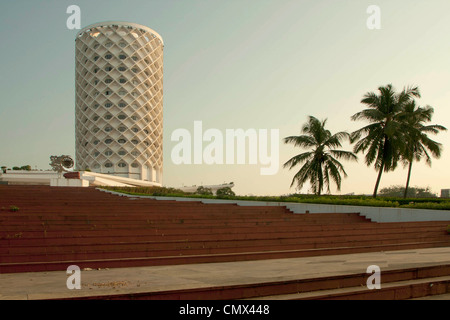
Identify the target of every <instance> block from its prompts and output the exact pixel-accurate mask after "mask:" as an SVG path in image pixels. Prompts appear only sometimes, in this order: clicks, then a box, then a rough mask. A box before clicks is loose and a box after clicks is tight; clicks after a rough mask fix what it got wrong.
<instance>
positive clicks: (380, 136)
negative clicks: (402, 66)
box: [350, 84, 420, 197]
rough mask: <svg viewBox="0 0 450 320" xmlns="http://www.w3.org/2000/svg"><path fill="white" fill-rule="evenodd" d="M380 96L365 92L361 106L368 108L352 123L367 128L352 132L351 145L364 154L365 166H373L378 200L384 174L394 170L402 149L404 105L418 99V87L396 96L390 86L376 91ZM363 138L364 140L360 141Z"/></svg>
mask: <svg viewBox="0 0 450 320" xmlns="http://www.w3.org/2000/svg"><path fill="white" fill-rule="evenodd" d="M378 91H379V93H378V94H377V93H374V92H368V93H366V94H365V95H364V97H363V99H362V100H361V103H363V104H365V105H366V106H368V109H364V110H362V111H361V112H358V113H356V114H354V115H353V116H352V117H351V119H352V120H353V121H356V120H366V121H368V122H369V123H370V124H369V125H367V126H365V127H363V128H361V129H359V130H356V131H355V132H352V133H351V135H350V137H351V142H352V143H354V142H355V141H356V140H358V139H359V141H357V142H356V144H355V146H354V148H353V152H355V153H356V154H357V153H359V152H366V157H365V162H366V164H367V166H370V165H372V164H374V166H375V169H376V170H378V177H377V181H376V183H375V188H374V191H373V197H376V196H377V191H378V187H379V185H380V180H381V175H382V173H383V171H386V172H387V171H391V170H394V169H395V168H396V167H397V164H398V161H399V159H400V155H401V150H402V148H403V141H402V140H403V139H402V133H403V132H404V130H405V124H404V123H403V121H402V119H401V114H402V110H403V107H404V105H406V104H407V103H409V102H411V101H412V100H413V99H414V98H415V97H420V93H419V89H418V88H417V87H408V88H405V89H403V91H401V92H399V93H397V92H395V89H394V88H393V87H392V85H391V84H388V85H387V86H385V87H379V88H378ZM362 136H363V137H362Z"/></svg>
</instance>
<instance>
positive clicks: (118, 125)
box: [75, 21, 164, 184]
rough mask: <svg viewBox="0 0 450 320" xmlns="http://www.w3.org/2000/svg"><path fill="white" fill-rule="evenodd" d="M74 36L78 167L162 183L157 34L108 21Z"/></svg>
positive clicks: (160, 67) (160, 62) (160, 44)
mask: <svg viewBox="0 0 450 320" xmlns="http://www.w3.org/2000/svg"><path fill="white" fill-rule="evenodd" d="M75 42H76V45H75V47H76V54H75V60H76V61H75V63H76V66H75V74H76V76H75V77H76V79H75V86H76V93H75V94H76V103H75V104H76V107H75V149H76V150H75V153H76V168H77V169H78V170H84V169H87V168H89V169H90V170H92V171H93V172H98V173H106V174H112V175H116V176H121V177H126V178H133V179H138V180H145V181H150V182H155V183H159V184H162V170H163V150H162V148H163V47H164V43H163V40H162V38H161V36H160V35H159V34H157V33H156V32H155V31H153V30H152V29H150V28H148V27H145V26H142V25H138V24H134V23H127V22H116V21H112V22H104V23H96V24H93V25H90V26H88V27H86V28H84V29H82V30H81V31H80V32H79V33H78V35H77V38H76V40H75Z"/></svg>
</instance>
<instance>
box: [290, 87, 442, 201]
mask: <svg viewBox="0 0 450 320" xmlns="http://www.w3.org/2000/svg"><path fill="white" fill-rule="evenodd" d="M420 97H421V95H420V91H419V88H418V87H406V88H404V89H403V90H402V91H401V92H396V90H395V89H394V88H393V86H392V84H388V85H386V86H380V87H379V88H378V92H368V93H366V94H365V95H364V96H363V98H362V100H361V103H362V104H363V105H364V106H365V107H366V109H363V110H362V111H360V112H357V113H356V114H354V115H353V116H352V117H351V120H352V121H366V122H368V124H367V125H365V126H364V127H362V128H360V129H358V130H356V131H354V132H352V133H347V132H346V131H342V132H338V133H335V134H332V133H331V132H330V131H329V130H327V129H326V128H325V126H326V122H327V120H326V119H325V120H322V121H320V120H318V119H317V118H315V117H313V116H309V119H308V121H307V123H305V124H304V125H303V127H302V129H301V133H302V134H301V135H299V136H289V137H286V138H284V142H285V143H286V144H293V145H294V146H295V147H301V148H307V149H309V151H307V152H304V153H301V154H298V155H296V156H294V157H292V158H291V159H290V160H288V161H287V162H286V163H285V164H284V167H285V168H288V169H292V168H294V167H296V166H301V167H300V169H299V171H298V172H297V173H296V174H295V175H294V177H293V179H292V183H291V187H292V186H293V185H295V184H296V185H297V188H298V189H301V188H302V187H303V186H304V184H306V183H307V182H309V183H310V186H311V191H312V192H313V193H315V194H317V195H320V194H321V193H322V192H323V190H324V189H325V190H326V191H327V192H328V193H330V185H331V184H332V183H334V184H336V186H337V189H338V190H340V188H341V184H342V176H341V174H342V175H343V176H344V177H346V176H347V173H346V172H345V170H344V166H343V165H342V164H341V163H340V162H339V160H341V159H343V160H349V161H356V160H357V159H358V157H357V154H358V153H364V154H365V157H364V160H365V163H366V165H367V166H373V167H374V168H375V169H376V170H377V171H378V176H377V179H376V182H375V187H374V191H373V197H377V193H378V188H379V185H380V181H381V177H382V174H383V172H389V171H394V170H395V169H396V168H397V167H398V165H399V164H403V165H404V166H405V167H408V175H407V179H406V186H405V190H404V194H403V196H404V197H405V198H406V196H407V194H408V188H409V182H410V179H411V173H412V165H413V162H414V161H420V160H422V159H425V161H426V163H427V164H428V165H430V166H431V159H432V157H434V158H440V156H441V153H442V144H440V143H438V142H436V141H434V140H432V139H430V138H429V136H428V135H429V134H438V133H439V132H440V131H446V130H447V129H446V128H445V127H443V126H441V125H437V124H432V125H430V124H428V123H429V122H430V121H431V120H432V116H433V113H434V109H433V108H432V107H431V106H428V105H427V106H425V107H421V106H419V105H418V104H417V102H416V99H417V98H420ZM345 140H348V141H349V142H350V143H351V144H354V147H353V151H344V150H340V149H341V148H342V142H343V141H345Z"/></svg>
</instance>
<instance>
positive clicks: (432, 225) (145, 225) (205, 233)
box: [0, 185, 450, 273]
mask: <svg viewBox="0 0 450 320" xmlns="http://www.w3.org/2000/svg"><path fill="white" fill-rule="evenodd" d="M11 206H15V207H17V208H18V211H11ZM448 224H449V223H448V222H408V223H383V224H379V223H375V222H371V221H370V220H368V219H366V218H365V217H362V216H360V215H359V214H358V213H351V212H349V213H347V214H327V213H323V214H301V215H300V214H293V213H292V212H290V211H289V210H288V209H286V208H285V207H262V206H261V207H259V206H254V207H241V206H237V205H232V204H203V203H201V202H177V201H169V200H165V201H160V200H152V199H139V198H128V197H119V196H117V195H112V194H109V193H105V192H102V191H99V190H96V189H94V188H69V187H66V188H55V187H47V186H12V185H10V186H0V273H17V272H32V271H53V270H65V269H66V268H67V266H68V265H70V264H76V265H78V266H80V268H117V267H134V266H152V265H173V264H190V263H211V262H227V261H243V260H260V259H274V258H290V257H305V256H319V255H330V254H343V253H360V252H373V251H388V250H403V249H413V248H414V249H417V248H434V247H444V246H450V238H449V237H448V235H447V234H446V232H445V229H446V226H447V225H448Z"/></svg>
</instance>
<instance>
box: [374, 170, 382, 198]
mask: <svg viewBox="0 0 450 320" xmlns="http://www.w3.org/2000/svg"><path fill="white" fill-rule="evenodd" d="M383 169H384V161H383V163H382V164H381V167H380V171H379V172H378V178H377V183H376V184H375V189H374V190H373V197H374V198H376V197H377V192H378V186H379V185H380V180H381V174H382V173H383Z"/></svg>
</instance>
